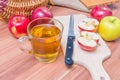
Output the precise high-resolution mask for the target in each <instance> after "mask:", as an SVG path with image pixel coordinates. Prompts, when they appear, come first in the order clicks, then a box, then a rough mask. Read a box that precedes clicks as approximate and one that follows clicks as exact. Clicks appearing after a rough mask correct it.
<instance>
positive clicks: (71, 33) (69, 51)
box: [65, 15, 75, 66]
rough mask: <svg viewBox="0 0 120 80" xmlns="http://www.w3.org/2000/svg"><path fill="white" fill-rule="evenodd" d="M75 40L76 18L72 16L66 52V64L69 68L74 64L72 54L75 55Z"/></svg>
mask: <svg viewBox="0 0 120 80" xmlns="http://www.w3.org/2000/svg"><path fill="white" fill-rule="evenodd" d="M74 39H75V34H74V16H73V15H70V22H69V31H68V38H67V46H66V52H65V64H66V65H67V66H71V65H72V64H73V59H72V54H73V48H74V45H73V42H74Z"/></svg>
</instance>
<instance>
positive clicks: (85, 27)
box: [78, 18, 99, 32]
mask: <svg viewBox="0 0 120 80" xmlns="http://www.w3.org/2000/svg"><path fill="white" fill-rule="evenodd" d="M98 25H99V22H98V21H97V20H96V19H94V18H85V19H83V21H81V22H80V23H79V25H78V28H79V29H80V30H81V31H88V32H97V30H98Z"/></svg>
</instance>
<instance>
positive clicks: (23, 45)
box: [18, 36, 32, 54]
mask: <svg viewBox="0 0 120 80" xmlns="http://www.w3.org/2000/svg"><path fill="white" fill-rule="evenodd" d="M18 46H19V48H20V49H21V50H22V51H23V52H25V53H29V54H32V46H31V43H30V40H29V38H28V36H22V37H20V38H19V39H18Z"/></svg>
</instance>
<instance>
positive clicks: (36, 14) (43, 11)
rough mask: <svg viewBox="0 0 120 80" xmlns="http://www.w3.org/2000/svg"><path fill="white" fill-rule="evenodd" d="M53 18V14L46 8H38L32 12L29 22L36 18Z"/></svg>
mask: <svg viewBox="0 0 120 80" xmlns="http://www.w3.org/2000/svg"><path fill="white" fill-rule="evenodd" d="M43 17H47V18H53V13H52V12H51V11H50V10H49V9H48V8H47V7H38V8H36V9H35V10H33V11H32V15H31V17H30V19H31V20H34V19H36V18H43Z"/></svg>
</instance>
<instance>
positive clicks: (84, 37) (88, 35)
mask: <svg viewBox="0 0 120 80" xmlns="http://www.w3.org/2000/svg"><path fill="white" fill-rule="evenodd" d="M98 42H99V37H98V36H97V34H96V33H93V32H87V31H82V32H81V33H80V37H79V38H78V44H79V45H80V47H81V48H82V49H83V50H86V51H93V50H95V49H96V48H97V45H98Z"/></svg>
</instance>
